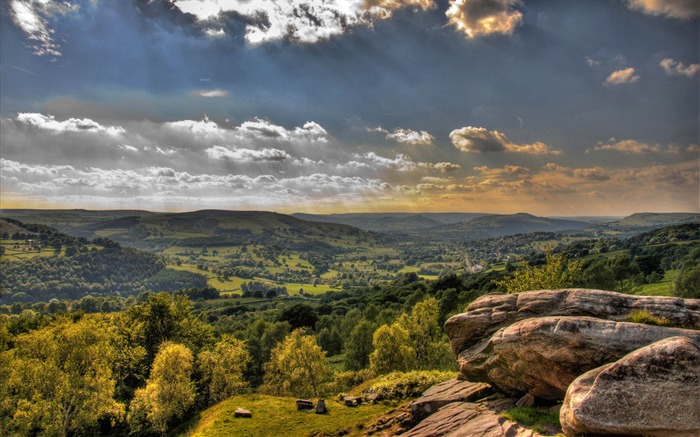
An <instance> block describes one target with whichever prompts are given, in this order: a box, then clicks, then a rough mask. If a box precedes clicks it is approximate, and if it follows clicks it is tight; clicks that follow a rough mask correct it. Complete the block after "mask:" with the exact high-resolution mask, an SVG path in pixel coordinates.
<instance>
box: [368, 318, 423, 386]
mask: <svg viewBox="0 0 700 437" xmlns="http://www.w3.org/2000/svg"><path fill="white" fill-rule="evenodd" d="M410 342H411V339H410V337H409V334H408V331H407V330H406V329H405V328H404V327H403V326H401V324H400V323H394V324H392V325H391V326H388V325H382V326H380V327H379V328H377V330H376V331H374V335H373V336H372V347H373V348H374V351H373V352H372V353H371V354H370V356H369V363H370V369H372V370H373V371H374V372H375V373H376V374H383V373H389V372H393V371H400V372H406V371H408V370H411V369H413V368H415V361H416V350H415V349H414V348H413V346H411V343H410Z"/></svg>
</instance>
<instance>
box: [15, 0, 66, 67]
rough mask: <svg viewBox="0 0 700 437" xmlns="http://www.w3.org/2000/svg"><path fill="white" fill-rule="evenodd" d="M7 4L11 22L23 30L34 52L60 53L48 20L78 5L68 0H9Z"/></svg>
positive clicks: (38, 53) (55, 54)
mask: <svg viewBox="0 0 700 437" xmlns="http://www.w3.org/2000/svg"><path fill="white" fill-rule="evenodd" d="M8 6H9V8H8V10H9V12H10V16H11V17H12V22H13V23H15V26H17V27H19V28H20V29H21V30H22V32H24V34H25V35H26V37H27V39H29V40H30V41H32V49H34V54H36V55H40V56H41V55H51V56H60V55H61V52H60V51H59V48H60V47H59V45H58V43H56V41H54V38H53V34H54V31H53V29H51V27H50V26H49V21H48V20H49V19H50V18H51V17H54V16H56V15H66V14H69V13H71V12H74V11H76V10H78V8H79V6H78V5H74V4H71V2H69V1H52V0H10V2H9V3H8Z"/></svg>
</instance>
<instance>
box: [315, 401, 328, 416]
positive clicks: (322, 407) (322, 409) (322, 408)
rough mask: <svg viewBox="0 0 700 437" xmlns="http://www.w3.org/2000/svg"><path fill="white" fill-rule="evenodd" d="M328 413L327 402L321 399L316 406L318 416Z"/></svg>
mask: <svg viewBox="0 0 700 437" xmlns="http://www.w3.org/2000/svg"><path fill="white" fill-rule="evenodd" d="M327 412H328V410H327V409H326V401H325V400H324V399H319V400H318V404H316V414H326V413H327Z"/></svg>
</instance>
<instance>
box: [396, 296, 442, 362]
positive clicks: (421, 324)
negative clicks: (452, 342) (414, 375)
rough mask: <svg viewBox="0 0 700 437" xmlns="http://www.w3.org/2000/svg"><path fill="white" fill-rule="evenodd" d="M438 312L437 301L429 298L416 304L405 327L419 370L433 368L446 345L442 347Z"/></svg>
mask: <svg viewBox="0 0 700 437" xmlns="http://www.w3.org/2000/svg"><path fill="white" fill-rule="evenodd" d="M439 317H440V310H439V309H438V301H437V299H435V298H434V297H429V298H427V299H425V300H423V301H421V302H418V303H417V304H416V305H415V306H414V307H413V310H412V311H411V316H410V318H409V319H408V326H406V328H407V331H408V333H409V337H410V339H411V346H413V347H414V348H415V351H416V365H417V366H418V368H420V369H430V368H433V367H435V365H436V364H437V362H438V361H440V356H441V355H443V354H442V351H443V350H445V346H446V345H442V344H441V342H440V337H441V336H442V329H441V328H440V325H439V323H438V320H439ZM450 358H451V357H450Z"/></svg>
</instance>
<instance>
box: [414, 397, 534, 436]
mask: <svg viewBox="0 0 700 437" xmlns="http://www.w3.org/2000/svg"><path fill="white" fill-rule="evenodd" d="M513 405H514V403H513V400H512V399H500V400H497V401H482V402H475V403H473V402H453V403H451V404H447V405H445V406H444V407H442V408H440V409H439V410H438V411H437V412H436V413H434V414H433V415H432V416H430V417H428V418H427V419H425V420H423V421H422V422H420V423H419V424H418V425H416V426H415V427H414V428H413V429H411V430H410V431H408V432H407V433H405V434H402V436H404V437H439V436H449V437H506V436H507V437H536V436H539V435H540V434H538V433H536V432H535V431H533V430H531V429H527V428H525V427H523V426H521V425H518V424H517V423H515V422H512V421H510V420H508V419H506V418H504V417H501V416H500V413H502V412H504V411H506V410H509V409H511V408H513Z"/></svg>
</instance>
